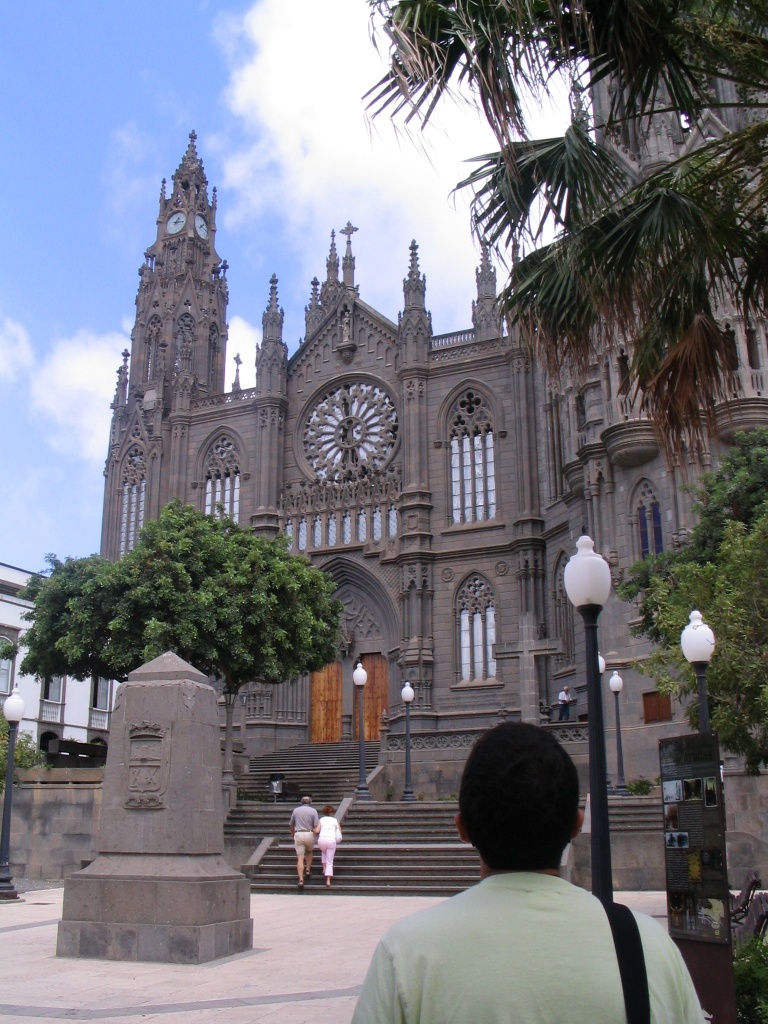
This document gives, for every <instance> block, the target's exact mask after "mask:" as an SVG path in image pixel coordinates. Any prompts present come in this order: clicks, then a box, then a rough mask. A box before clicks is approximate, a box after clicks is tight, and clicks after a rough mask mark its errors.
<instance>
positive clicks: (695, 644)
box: [680, 611, 715, 733]
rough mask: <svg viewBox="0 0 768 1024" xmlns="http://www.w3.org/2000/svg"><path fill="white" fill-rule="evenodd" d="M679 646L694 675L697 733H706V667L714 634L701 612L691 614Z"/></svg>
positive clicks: (707, 707)
mask: <svg viewBox="0 0 768 1024" xmlns="http://www.w3.org/2000/svg"><path fill="white" fill-rule="evenodd" d="M680 646H681V647H682V649H683V654H684V655H685V657H686V660H687V661H689V662H690V664H691V667H692V668H693V671H694V672H695V673H696V682H697V684H698V688H699V732H701V733H708V732H710V726H709V699H708V697H707V665H709V660H710V658H711V657H712V654H713V653H714V650H715V634H714V633H713V632H712V630H711V629H710V628H709V626H708V625H707V624H706V622H705V621H704V619H703V618H702V617H701V612H697V611H693V612H691V614H690V616H689V622H688V625H687V626H686V627H685V629H684V630H683V632H682V633H681V634H680Z"/></svg>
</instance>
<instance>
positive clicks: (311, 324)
mask: <svg viewBox="0 0 768 1024" xmlns="http://www.w3.org/2000/svg"><path fill="white" fill-rule="evenodd" d="M311 287H312V291H311V292H310V295H309V305H308V306H305V307H304V322H305V325H306V331H307V337H309V336H310V334H312V332H313V331H314V329H315V328H316V327H317V325H318V324H319V323H320V322H321V321H322V319H323V316H324V315H325V314H324V312H323V307H322V306H321V305H320V282H319V281H318V280H317V278H316V277H313V278H312V281H311Z"/></svg>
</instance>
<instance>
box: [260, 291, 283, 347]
mask: <svg viewBox="0 0 768 1024" xmlns="http://www.w3.org/2000/svg"><path fill="white" fill-rule="evenodd" d="M283 318H284V313H283V310H282V309H280V307H279V306H278V304H277V275H275V274H273V275H272V277H271V278H270V279H269V302H268V303H267V308H266V310H265V311H264V316H263V317H262V318H261V324H262V328H263V335H262V337H263V339H264V341H265V342H266V341H277V342H281V341H282V340H283Z"/></svg>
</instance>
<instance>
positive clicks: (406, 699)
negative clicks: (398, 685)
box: [400, 679, 416, 800]
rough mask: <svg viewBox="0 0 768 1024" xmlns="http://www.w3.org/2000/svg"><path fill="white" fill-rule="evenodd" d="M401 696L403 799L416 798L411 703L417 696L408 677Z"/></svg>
mask: <svg viewBox="0 0 768 1024" xmlns="http://www.w3.org/2000/svg"><path fill="white" fill-rule="evenodd" d="M400 696H401V698H402V700H403V704H405V788H404V789H403V795H402V796H401V797H400V799H401V800H415V799H416V798H415V796H414V795H413V786H412V785H411V704H412V703H413V698H414V696H415V694H414V692H413V687H412V686H411V684H410V683H409V682H408V680H407V679H406V680H405V682H404V683H403V688H402V690H401V691H400Z"/></svg>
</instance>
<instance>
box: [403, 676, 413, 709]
mask: <svg viewBox="0 0 768 1024" xmlns="http://www.w3.org/2000/svg"><path fill="white" fill-rule="evenodd" d="M400 696H401V697H402V700H403V703H404V704H410V703H411V702H412V701H413V698H414V696H415V694H414V692H413V687H412V686H411V684H410V683H409V682H408V680H407V679H406V681H405V682H404V683H403V688H402V690H401V691H400Z"/></svg>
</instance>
